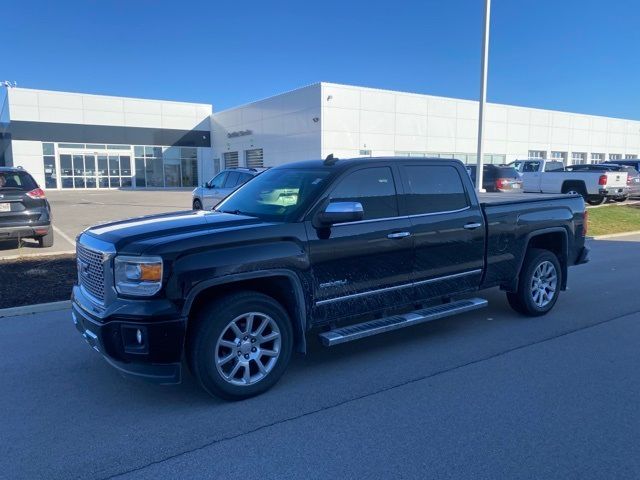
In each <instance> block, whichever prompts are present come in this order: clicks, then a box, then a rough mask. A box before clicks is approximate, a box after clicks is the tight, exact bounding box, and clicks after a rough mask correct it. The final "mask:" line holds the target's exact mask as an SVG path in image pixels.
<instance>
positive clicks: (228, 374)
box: [187, 292, 293, 400]
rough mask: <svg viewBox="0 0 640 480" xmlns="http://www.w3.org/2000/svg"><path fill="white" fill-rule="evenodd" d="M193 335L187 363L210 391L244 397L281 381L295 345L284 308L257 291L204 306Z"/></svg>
mask: <svg viewBox="0 0 640 480" xmlns="http://www.w3.org/2000/svg"><path fill="white" fill-rule="evenodd" d="M195 320H196V322H197V323H196V326H195V327H194V329H193V331H192V332H191V335H190V340H189V351H188V355H187V356H188V361H189V365H190V367H191V371H192V372H193V374H194V376H195V377H196V379H197V380H198V382H199V383H200V385H201V386H202V387H203V388H204V389H205V390H206V391H207V392H208V393H210V394H211V395H215V396H218V397H221V398H223V399H225V400H241V399H244V398H248V397H252V396H254V395H259V394H261V393H263V392H265V391H266V390H268V389H269V388H271V387H272V386H273V385H275V384H276V382H277V381H278V380H279V379H280V377H281V376H282V374H283V373H284V371H285V370H286V368H287V365H288V363H289V359H290V358H291V352H292V349H293V330H292V328H291V321H290V320H289V316H288V315H287V312H286V311H285V310H284V308H283V307H282V306H281V305H280V304H279V303H278V302H277V301H275V300H274V299H273V298H271V297H269V296H267V295H263V294H261V293H257V292H241V293H235V294H232V295H229V296H227V297H224V298H222V299H220V300H218V301H215V302H213V303H211V304H210V305H209V306H208V307H206V308H205V309H203V310H202V312H201V314H200V315H199V318H197V319H195Z"/></svg>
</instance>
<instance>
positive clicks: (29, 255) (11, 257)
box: [0, 250, 76, 261]
mask: <svg viewBox="0 0 640 480" xmlns="http://www.w3.org/2000/svg"><path fill="white" fill-rule="evenodd" d="M75 253H76V251H75V250H62V251H61V252H43V253H25V254H23V255H7V256H4V257H2V256H0V261H2V260H18V259H20V258H32V257H54V256H56V255H71V254H75Z"/></svg>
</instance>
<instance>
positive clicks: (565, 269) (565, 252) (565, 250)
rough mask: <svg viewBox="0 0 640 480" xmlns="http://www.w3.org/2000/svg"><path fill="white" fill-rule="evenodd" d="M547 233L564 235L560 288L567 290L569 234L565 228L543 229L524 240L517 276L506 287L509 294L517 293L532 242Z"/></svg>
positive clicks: (535, 231) (529, 234)
mask: <svg viewBox="0 0 640 480" xmlns="http://www.w3.org/2000/svg"><path fill="white" fill-rule="evenodd" d="M547 233H560V234H561V235H562V250H561V251H562V255H563V256H564V260H563V259H562V258H560V259H559V260H560V266H561V268H562V284H561V286H560V288H561V289H562V290H566V288H567V272H568V267H567V261H568V259H569V236H568V234H567V230H566V228H564V227H550V228H542V229H540V230H534V231H532V232H529V233H528V234H527V235H526V236H525V237H524V240H523V243H524V249H523V250H522V255H521V256H520V260H519V264H518V269H517V274H516V276H515V277H514V279H513V280H512V281H511V283H510V284H508V285H506V286H505V287H504V290H506V291H508V292H515V291H517V290H518V282H519V279H520V272H521V271H522V265H523V264H524V257H525V256H526V254H527V250H529V245H530V244H531V240H532V239H534V238H535V237H539V236H540V235H544V234H547Z"/></svg>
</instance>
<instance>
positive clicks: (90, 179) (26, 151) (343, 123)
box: [0, 82, 640, 189]
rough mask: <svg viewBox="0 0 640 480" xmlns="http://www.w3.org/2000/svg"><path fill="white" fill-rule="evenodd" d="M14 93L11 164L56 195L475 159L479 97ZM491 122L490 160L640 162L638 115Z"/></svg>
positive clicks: (506, 115)
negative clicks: (291, 169)
mask: <svg viewBox="0 0 640 480" xmlns="http://www.w3.org/2000/svg"><path fill="white" fill-rule="evenodd" d="M5 92H6V95H5V99H4V102H3V103H2V105H3V106H2V107H1V108H2V114H1V116H0V120H1V122H2V123H1V124H0V135H1V137H0V165H2V164H3V163H4V164H6V165H16V166H17V165H20V166H22V167H24V168H25V169H27V170H29V171H30V172H32V173H33V174H34V176H35V177H36V179H37V180H38V181H39V182H40V183H41V184H42V185H44V186H46V187H47V188H58V189H74V188H75V189H77V188H129V187H131V188H171V187H189V186H193V185H196V184H198V183H201V182H202V180H205V179H209V178H210V177H211V176H212V175H213V174H214V173H215V172H217V171H219V170H220V169H222V168H224V167H237V166H241V167H242V166H246V167H260V166H276V165H281V164H284V163H288V162H293V161H296V160H305V159H313V158H324V157H326V156H327V155H329V154H331V153H332V154H334V155H335V156H337V157H343V158H346V157H357V156H382V155H400V156H416V157H446V158H458V159H460V160H462V161H463V162H466V163H474V162H475V161H476V156H475V151H476V145H477V140H476V139H477V131H478V125H477V117H478V103H477V102H476V101H472V100H463V99H456V98H446V97H437V96H431V95H422V94H414V93H407V92H397V91H390V90H379V89H373V88H365V87H355V86H349V85H340V84H334V83H325V82H321V83H316V84H313V85H309V86H307V87H303V88H299V89H296V90H292V91H290V92H286V93H283V94H280V95H275V96H273V97H269V98H266V99H264V100H259V101H256V102H252V103H249V104H246V105H242V106H239V107H235V108H231V109H228V110H224V111H221V112H216V113H212V111H213V109H212V106H211V105H209V104H194V103H184V102H168V101H159V100H143V99H133V98H121V97H109V96H101V95H88V94H80V93H64V92H51V91H44V90H31V89H23V88H8V89H5ZM1 101H2V100H0V102H1ZM485 122H486V123H485V152H486V157H485V161H486V162H491V163H506V162H510V161H512V160H515V159H517V158H554V159H561V160H563V161H564V162H565V163H566V164H571V163H592V162H593V163H597V162H603V161H607V160H616V159H624V158H637V157H638V155H640V121H636V120H625V119H619V118H611V117H603V116H596V115H584V114H578V113H569V112H559V111H554V110H543V109H537V108H528V107H519V106H511V105H501V104H494V103H489V104H488V105H487V110H486V120H485Z"/></svg>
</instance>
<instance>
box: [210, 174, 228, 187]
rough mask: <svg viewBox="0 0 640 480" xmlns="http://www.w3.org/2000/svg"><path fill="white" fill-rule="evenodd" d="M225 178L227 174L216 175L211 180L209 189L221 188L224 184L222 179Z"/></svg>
mask: <svg viewBox="0 0 640 480" xmlns="http://www.w3.org/2000/svg"><path fill="white" fill-rule="evenodd" d="M226 176H227V172H221V173H219V174H218V175H216V176H215V177H214V178H213V180H211V181H210V182H209V187H210V188H222V184H223V182H224V179H225V178H226Z"/></svg>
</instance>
